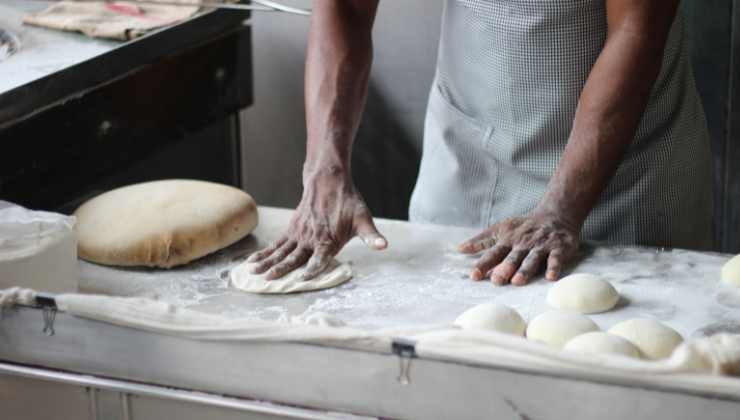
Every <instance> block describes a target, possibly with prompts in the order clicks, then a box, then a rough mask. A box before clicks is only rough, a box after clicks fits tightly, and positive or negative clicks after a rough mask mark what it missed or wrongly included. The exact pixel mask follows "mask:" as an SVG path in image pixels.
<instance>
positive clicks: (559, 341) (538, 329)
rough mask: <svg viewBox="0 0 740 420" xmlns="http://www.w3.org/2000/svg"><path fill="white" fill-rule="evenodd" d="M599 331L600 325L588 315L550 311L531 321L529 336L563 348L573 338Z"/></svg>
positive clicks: (528, 329)
mask: <svg viewBox="0 0 740 420" xmlns="http://www.w3.org/2000/svg"><path fill="white" fill-rule="evenodd" d="M592 331H599V326H598V325H596V323H595V322H593V321H591V319H590V318H589V317H587V316H586V315H582V314H579V313H577V312H571V311H549V312H545V313H543V314H539V315H537V316H536V317H535V318H534V319H533V320H531V321H529V325H528V326H527V338H528V339H529V340H533V341H539V342H542V343H545V344H547V345H549V346H552V347H555V348H557V349H562V348H563V346H565V343H567V342H568V341H569V340H570V339H571V338H573V337H576V336H579V335H581V334H585V333H587V332H592Z"/></svg>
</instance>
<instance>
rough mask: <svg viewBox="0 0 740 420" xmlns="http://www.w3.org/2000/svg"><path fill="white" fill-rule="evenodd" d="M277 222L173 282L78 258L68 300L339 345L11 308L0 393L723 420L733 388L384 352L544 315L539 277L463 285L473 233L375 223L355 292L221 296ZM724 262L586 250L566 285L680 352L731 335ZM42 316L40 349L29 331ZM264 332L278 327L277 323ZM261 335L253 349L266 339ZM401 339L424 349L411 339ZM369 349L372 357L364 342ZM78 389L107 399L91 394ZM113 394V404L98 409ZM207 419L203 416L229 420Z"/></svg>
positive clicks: (149, 406) (265, 217)
mask: <svg viewBox="0 0 740 420" xmlns="http://www.w3.org/2000/svg"><path fill="white" fill-rule="evenodd" d="M290 215H291V212H290V211H288V210H282V209H274V208H260V224H259V225H258V228H257V229H256V230H255V231H254V232H253V233H252V234H251V235H250V236H249V237H247V238H246V239H244V240H242V241H240V242H238V243H237V244H235V245H232V246H231V247H229V248H227V249H225V250H223V251H221V252H219V253H217V254H215V255H212V256H209V257H206V258H204V259H202V260H200V261H197V262H195V263H193V264H190V265H186V266H183V267H181V268H174V269H171V270H166V271H165V270H151V269H115V268H110V267H103V266H99V265H94V264H89V263H84V262H83V263H81V279H80V289H81V290H82V291H84V292H91V293H98V294H103V295H114V296H131V297H146V298H155V299H157V300H159V301H160V302H166V303H171V304H175V305H177V306H178V307H186V308H188V309H190V310H192V311H193V312H189V313H190V314H191V315H192V314H199V313H200V314H203V317H206V318H207V317H212V316H214V315H219V316H223V317H225V318H228V320H234V321H236V320H242V321H246V322H249V321H253V322H258V321H260V320H262V321H276V320H283V321H281V322H283V323H284V322H285V321H284V320H285V319H290V318H291V317H292V316H302V317H303V318H305V317H307V316H310V315H311V314H316V313H319V312H323V313H326V314H329V315H332V316H333V317H336V318H339V319H341V320H343V321H344V322H346V323H347V324H348V325H349V327H351V328H349V329H344V328H342V329H339V330H338V331H342V334H346V335H345V337H352V338H353V340H342V339H339V337H338V336H337V337H335V339H334V340H314V339H306V337H320V336H322V333H319V332H317V331H321V330H320V329H319V330H316V329H309V330H308V331H304V330H303V329H301V330H300V331H299V332H300V334H302V335H301V338H299V339H292V340H291V339H290V336H289V335H288V336H284V339H280V337H282V336H280V337H278V338H277V339H275V338H273V339H270V340H265V339H264V338H263V339H261V340H251V339H249V337H247V339H244V340H241V341H240V340H230V339H223V338H215V339H213V338H211V339H207V340H199V339H193V338H192V337H183V336H178V335H176V334H161V333H158V332H157V331H156V329H149V330H145V329H137V328H130V327H127V326H126V325H122V324H121V323H115V322H114V323H110V322H101V321H96V320H91V319H88V318H85V317H80V316H73V315H71V314H70V313H66V312H65V310H64V307H63V306H62V307H60V311H59V312H58V313H56V317H55V318H53V319H50V318H52V317H51V314H52V313H53V312H51V311H49V310H48V309H46V310H43V309H40V308H33V307H24V306H19V307H18V308H16V309H13V310H9V311H4V313H3V314H4V316H3V318H2V319H1V320H0V360H2V361H4V362H2V363H0V373H4V374H5V375H2V374H0V387H2V386H3V385H4V384H9V383H10V382H9V381H10V380H9V379H8V378H14V377H22V378H24V379H23V381H27V386H28V389H29V390H34V389H36V390H38V386H39V385H38V383H37V382H39V381H40V382H44V381H46V382H54V383H63V384H65V385H67V386H68V387H69V389H66V390H65V391H59V392H60V393H61V394H57V395H61V396H59V397H58V398H60V399H65V400H66V401H67V403H68V404H67V406H69V407H71V406H72V405H73V402H74V401H76V400H75V399H77V400H79V401H83V402H85V403H88V402H89V401H92V403H90V404H93V405H92V406H91V405H87V406H85V410H87V411H84V410H83V409H80V410H82V411H84V412H85V413H90V412H92V413H93V414H95V413H100V412H101V410H103V408H101V407H110V406H111V404H112V405H113V406H115V407H116V408H119V409H120V407H121V404H123V406H124V407H125V411H126V413H128V414H127V415H131V413H134V414H133V415H131V418H156V417H153V416H154V414H153V413H156V412H157V411H156V410H161V409H162V408H161V407H162V405H163V404H165V405H166V404H173V405H176V404H175V403H178V404H181V405H182V404H185V405H188V404H189V407H190V406H193V405H197V404H198V403H201V404H210V405H208V406H209V407H211V408H213V407H217V408H219V409H222V410H227V409H233V410H241V411H243V412H250V413H259V415H261V416H262V417H257V418H331V416H332V414H327V412H328V411H339V412H343V413H353V414H360V415H368V416H380V417H393V418H425V419H427V418H533V419H534V418H564V419H565V418H567V419H573V418H584V419H585V418H604V419H611V418H613V419H621V418H650V419H656V418H671V419H675V418H686V419H689V418H699V417H710V418H728V419H730V418H733V419H734V418H737V412H738V410H740V379H737V378H730V377H708V375H703V376H701V377H699V376H695V375H694V376H692V375H691V374H681V373H679V374H676V375H659V374H658V375H656V374H653V373H651V372H652V371H651V372H648V370H649V369H647V370H646V371H645V372H644V374H642V375H641V374H640V372H639V369H638V368H639V367H640V366H639V365H636V367H633V368H631V372H629V374H627V373H621V372H619V371H618V370H614V369H606V368H602V367H599V366H598V365H584V366H571V367H570V368H568V369H561V368H559V367H556V366H554V365H552V364H550V363H549V362H548V361H547V360H542V358H538V357H535V356H534V355H532V357H529V355H523V356H522V358H521V360H519V362H517V363H514V362H510V361H511V360H514V359H516V358H512V357H510V356H511V355H506V354H504V353H501V355H502V357H501V359H500V360H498V361H497V360H496V358H495V357H493V358H492V357H490V354H484V353H485V351H483V350H481V351H479V352H478V353H476V352H473V353H469V355H470V356H471V357H469V358H460V357H455V354H456V353H455V351H454V349H453V348H452V347H454V346H450V348H447V347H444V346H442V347H439V346H435V344H439V343H435V342H434V340H427V341H426V345H425V346H423V347H419V346H418V345H417V346H416V348H414V342H413V341H405V340H395V339H393V334H390V333H388V332H387V331H390V329H392V328H397V331H398V332H397V333H396V334H395V335H396V336H398V337H406V336H407V334H405V333H404V332H403V331H404V328H405V329H407V330H413V329H416V330H417V331H419V330H422V329H423V328H425V326H430V325H449V324H451V323H452V321H453V320H454V319H455V318H456V317H457V316H458V315H459V314H460V313H462V312H463V311H465V310H466V309H468V308H470V307H471V306H473V305H475V304H478V303H482V302H497V303H503V304H506V305H509V306H511V307H513V308H515V309H517V310H518V311H519V313H520V314H521V315H522V316H523V317H524V318H525V320H527V321H529V320H531V319H532V318H533V317H535V316H536V315H538V314H540V313H542V312H544V311H546V310H547V309H548V307H547V305H546V302H545V295H546V292H547V290H548V288H549V287H551V285H552V284H551V283H548V282H546V281H544V280H542V279H539V278H538V279H536V280H535V281H534V282H533V283H532V284H531V285H529V286H526V287H512V286H503V287H495V286H493V285H492V284H491V283H489V282H473V281H471V280H470V279H469V278H468V277H467V274H468V272H469V271H470V268H471V267H472V265H473V263H474V261H475V259H474V258H473V257H467V256H462V255H460V254H458V253H457V252H456V251H455V247H456V245H457V244H458V243H459V242H461V241H462V240H464V239H467V238H468V237H469V236H470V235H471V234H474V233H475V231H474V230H470V229H460V228H451V227H442V226H432V225H415V224H410V223H406V222H397V221H388V220H379V221H378V227H379V229H380V230H381V232H383V233H384V234H385V235H386V237H387V238H388V240H389V243H390V247H389V249H387V250H385V251H381V252H377V251H371V250H368V249H366V247H365V246H364V245H363V244H361V243H360V242H359V241H356V240H355V241H353V242H351V243H350V244H349V245H348V246H347V247H346V248H345V249H344V250H343V251H342V253H341V254H340V255H339V256H338V259H339V260H340V261H343V262H350V263H351V265H352V267H353V271H354V273H355V274H354V278H353V279H352V280H350V281H349V282H348V283H345V284H343V285H341V286H338V287H336V288H333V289H328V290H323V291H318V292H311V293H304V294H290V295H270V296H263V295H253V294H247V293H245V292H241V291H239V290H235V289H233V288H231V287H230V285H229V270H230V268H232V267H234V266H235V265H237V264H239V263H240V262H241V261H243V260H244V259H245V258H246V256H247V255H249V254H250V253H252V252H253V251H254V250H256V249H258V248H260V247H262V246H264V245H266V244H267V243H269V242H270V241H271V240H273V239H275V238H276V237H277V236H278V235H280V234H281V233H282V231H283V230H284V229H285V227H286V226H287V224H288V221H289V219H290ZM728 258H729V256H726V255H720V254H708V253H698V252H689V251H682V250H657V249H649V248H635V247H625V248H623V247H598V246H588V247H586V249H585V250H584V255H583V257H582V259H581V260H580V261H579V262H578V263H577V264H575V265H574V266H573V267H571V271H572V272H588V273H592V274H596V275H599V276H601V277H602V278H604V279H606V280H608V281H609V282H611V284H613V285H614V287H615V288H616V289H617V290H618V291H619V293H620V294H621V296H622V298H621V301H620V302H619V303H618V304H617V307H616V309H614V310H612V311H610V312H606V313H602V314H593V315H590V317H591V318H592V319H593V320H594V321H595V322H596V323H598V324H599V326H600V327H601V328H602V329H607V328H609V327H611V326H612V325H614V324H616V323H617V322H618V321H620V320H624V319H629V318H636V317H647V318H655V319H658V320H660V321H662V322H663V323H665V324H667V325H670V326H671V327H673V328H674V329H676V330H677V331H679V332H680V333H681V334H683V335H684V336H685V337H686V338H692V337H702V336H705V335H710V334H713V333H716V332H735V333H737V332H739V328H740V327H739V326H740V290H738V289H733V288H732V287H730V286H726V285H722V284H721V283H720V282H719V278H720V270H721V267H722V264H723V263H724V262H725V261H727V260H728ZM61 301H62V299H60V302H61ZM44 319H45V320H46V326H47V327H49V324H52V326H53V329H54V335H51V336H49V335H45V334H44V333H43V332H42V328H43V326H44V323H43V322H42V321H43V320H44ZM228 320H224V322H225V323H226V322H229V321H228ZM52 321H53V322H52ZM274 324H275V325H276V330H277V329H278V327H277V326H279V325H281V323H280V322H278V323H274ZM264 325H268V326H269V325H270V324H264ZM264 325H263V326H264ZM265 328H267V327H265ZM316 328H319V327H316ZM268 329H269V328H268ZM240 331H241V333H242V334H244V331H243V330H240ZM249 331H250V332H254V329H252V330H249ZM291 331H292V330H291ZM346 331H352V332H346ZM379 331H383V332H385V333H384V335H383V336H382V337H383V338H388V337H390V338H389V339H388V340H387V341H384V340H383V339H376V338H377V337H376V336H374V335H373V334H374V333H375V332H379ZM47 332H48V328H47ZM363 332H365V333H366V334H367V336H365V335H363V334H364V333H363ZM259 334H261V336H262V337H264V336H265V334H266V332H265V330H260V332H259ZM296 334H297V333H296ZM378 335H379V336H380V333H378ZM454 337H456V338H460V339H464V338H465V336H464V335H456V336H454ZM412 338H418V343H425V339H424V335H423V334H421V335H416V336H413V337H412ZM371 339H372V340H371ZM491 339H492V340H494V341H496V340H499V338H495V337H493V338H491ZM512 339H513V338H512ZM362 340H365V341H362ZM502 340H503V341H501V343H503V344H505V345H508V344H512V345H513V347H510V348H509V350H511V349H512V348H514V347H516V345H515V343H514V342H513V341H511V340H509V339H502ZM514 340H517V339H514ZM370 341H372V345H365V344H366V342H370ZM483 341H485V340H483ZM481 342H482V341H481ZM545 353H546V352H545ZM31 366H34V367H31ZM86 375H95V376H92V377H91V376H86ZM44 383H45V382H44ZM90 387H93V388H95V389H102V390H104V391H101V392H100V394H99V395H97V396H90V395H88V394H89V392H88V391H86V389H88V388H90ZM173 387H174V388H177V389H173ZM75 390H77V391H75ZM63 392H67V394H64V393H63ZM106 393H107V394H106ZM116 393H117V394H119V396H120V399H114V400H113V401H114V402H113V403H111V395H116ZM64 395H66V397H64ZM130 395H135V396H137V397H136V398H129V396H130ZM225 396H226V397H225ZM104 397H106V398H107V399H106V398H104ZM31 398H32V396H29V397H27V400H26V401H32V399H31ZM21 400H22V398H21ZM254 400H267V401H271V402H276V403H282V404H285V405H290V406H293V407H286V406H274V405H269V404H264V403H259V402H256V401H254ZM162 401H165V403H163V402H162ZM295 406H300V407H308V408H300V409H298V408H295ZM19 407H20V406H19ZM69 407H67V408H68V409H69V410H73V408H69ZM90 407H92V408H90ZM309 408H310V409H309ZM12 410H13V407H11V413H13V411H12ZM38 410H42V408H41V407H40V408H38ZM192 410H195V409H194V408H193V409H192ZM214 410H215V408H214ZM291 410H292V411H291ZM183 411H187V410H185V409H183ZM194 412H196V411H192V412H191V414H192V413H194ZM160 413H161V411H160ZM222 414H223V416H218V414H214V416H213V417H211V418H233V417H228V416H227V414H226V413H225V412H224V413H222ZM86 415H87V414H86ZM255 415H257V414H255ZM270 416H273V417H270ZM280 416H282V417H280ZM80 418H95V417H91V416H89V415H88V417H80ZM98 418H104V417H98ZM180 418H191V417H180ZM192 418H196V417H192Z"/></svg>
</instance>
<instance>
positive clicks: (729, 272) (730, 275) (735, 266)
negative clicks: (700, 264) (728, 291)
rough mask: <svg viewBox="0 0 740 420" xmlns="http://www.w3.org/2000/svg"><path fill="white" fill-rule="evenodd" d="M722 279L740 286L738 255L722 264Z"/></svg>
mask: <svg viewBox="0 0 740 420" xmlns="http://www.w3.org/2000/svg"><path fill="white" fill-rule="evenodd" d="M722 281H723V282H724V283H726V284H729V285H731V286H737V287H740V255H736V256H735V257H733V258H731V259H730V261H727V262H726V263H725V265H723V266H722Z"/></svg>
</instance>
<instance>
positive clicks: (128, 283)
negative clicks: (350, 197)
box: [80, 207, 740, 337]
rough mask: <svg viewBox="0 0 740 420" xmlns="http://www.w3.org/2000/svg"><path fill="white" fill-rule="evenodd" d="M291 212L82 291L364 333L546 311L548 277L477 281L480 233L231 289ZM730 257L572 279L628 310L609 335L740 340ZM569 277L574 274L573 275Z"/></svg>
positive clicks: (100, 270)
mask: <svg viewBox="0 0 740 420" xmlns="http://www.w3.org/2000/svg"><path fill="white" fill-rule="evenodd" d="M291 214H292V213H291V211H289V210H284V209H276V208H264V207H263V208H260V222H259V225H258V226H257V229H256V230H255V231H254V232H253V233H252V234H251V235H250V236H248V237H247V238H245V239H244V240H242V241H241V242H239V243H237V244H235V245H234V246H232V247H230V248H228V249H226V250H224V251H222V252H220V253H218V254H216V255H212V256H210V257H206V258H204V259H202V260H200V261H196V262H194V263H192V264H190V265H186V266H183V267H180V268H174V269H172V270H168V271H163V270H150V269H120V268H111V267H105V266H101V265H95V264H89V263H85V262H82V263H81V264H82V265H81V268H80V269H81V280H80V288H81V290H82V291H85V292H92V293H101V294H112V295H118V296H142V297H156V298H158V299H161V300H164V301H167V302H170V303H173V304H177V305H180V306H187V307H191V308H193V309H197V310H201V311H204V312H211V313H219V314H222V315H225V316H228V317H230V318H245V317H246V318H255V319H263V320H277V319H279V318H280V317H286V316H295V315H307V314H310V313H312V312H324V313H328V314H330V315H333V316H335V317H338V318H340V319H341V320H343V321H344V322H346V323H347V324H349V325H351V326H354V327H360V328H382V327H394V326H401V325H429V324H444V323H451V322H452V321H453V320H454V319H455V317H457V316H458V315H460V314H461V313H462V312H463V311H465V310H466V309H468V308H470V307H471V306H473V305H476V304H478V303H483V302H490V301H495V302H498V303H505V304H506V305H509V306H511V307H513V308H514V309H516V310H517V311H518V312H519V313H520V314H521V315H522V316H523V317H524V318H525V319H526V320H531V319H532V318H533V317H535V316H537V315H538V314H540V313H542V312H544V311H546V310H548V306H547V303H546V302H545V295H546V294H547V290H548V288H549V287H550V286H552V283H550V282H548V281H545V280H544V279H542V278H541V277H539V278H537V279H536V280H535V281H534V282H532V284H530V285H528V286H526V287H514V286H502V287H496V286H494V285H492V284H491V283H490V282H487V281H481V282H474V281H472V280H471V279H470V278H469V277H468V274H469V273H470V271H471V269H472V267H473V265H474V263H475V261H476V257H475V256H468V255H463V254H460V253H458V252H457V251H456V247H457V245H458V244H460V243H461V242H463V241H464V240H466V239H468V238H470V237H471V236H473V235H474V234H475V233H477V232H476V231H475V230H474V229H463V228H454V227H449V226H437V225H419V224H412V223H407V222H399V221H391V220H379V221H378V227H379V229H380V231H381V232H382V233H383V234H384V235H385V236H386V237H387V238H388V242H389V244H390V246H389V248H388V249H386V250H384V251H372V250H369V249H368V248H367V247H366V246H365V245H364V244H363V243H361V242H360V241H359V240H358V239H354V240H353V241H351V242H350V243H349V244H348V245H347V246H346V247H345V248H344V250H342V252H341V253H340V254H339V256H338V259H339V260H340V261H343V262H349V263H351V265H352V268H353V271H354V278H353V279H352V280H351V281H350V282H348V283H347V284H345V285H342V286H339V287H336V288H333V289H328V290H324V291H318V292H312V293H302V294H290V295H281V296H264V295H255V294H249V293H244V292H242V291H239V290H236V289H234V288H231V287H230V285H229V276H228V273H229V270H230V269H231V268H232V267H234V266H236V265H238V264H239V263H240V262H242V261H243V260H244V259H245V258H246V256H248V255H249V254H251V253H252V252H254V251H255V250H257V249H260V248H262V247H265V246H267V245H268V244H269V243H270V242H272V241H273V240H275V239H277V238H278V237H279V236H280V235H281V234H282V233H283V231H284V230H285V228H286V226H287V225H288V222H289V221H290V216H291ZM728 259H729V256H727V255H722V254H711V253H702V252H691V251H685V250H668V249H655V248H639V247H594V246H588V247H586V249H585V250H584V253H583V257H582V260H581V261H580V262H579V263H577V264H575V265H574V266H572V267H571V270H570V271H572V272H585V273H592V274H596V275H599V276H600V277H602V278H603V279H605V280H608V281H609V282H611V283H612V284H613V285H614V286H615V287H616V288H617V289H618V291H619V293H620V294H621V296H622V300H621V301H620V302H619V303H618V304H617V309H615V310H613V311H609V312H605V313H602V314H592V315H590V316H591V317H592V319H593V320H594V321H596V323H597V324H599V326H600V327H601V328H602V329H606V328H608V327H610V326H611V325H613V324H615V323H616V322H617V321H619V320H623V319H628V318H636V317H649V318H655V319H658V320H660V321H663V322H665V323H667V324H668V325H670V326H672V327H673V328H675V329H676V330H678V331H679V332H680V333H681V334H682V335H684V336H685V337H689V336H692V335H696V334H706V333H712V332H716V331H725V332H736V333H740V291H739V290H736V289H733V288H732V287H729V286H725V285H723V284H721V283H720V281H719V279H720V271H721V268H722V265H723V264H724V263H725V262H726V261H727V260H728ZM565 274H567V272H566V273H565Z"/></svg>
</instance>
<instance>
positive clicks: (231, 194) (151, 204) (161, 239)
mask: <svg viewBox="0 0 740 420" xmlns="http://www.w3.org/2000/svg"><path fill="white" fill-rule="evenodd" d="M75 216H76V217H77V225H76V232H77V242H78V253H79V255H80V257H81V258H83V259H85V260H88V261H92V262H95V263H99V264H107V265H117V266H149V267H163V268H170V267H174V266H176V265H180V264H185V263H188V262H190V261H193V260H195V259H197V258H200V257H203V256H205V255H208V254H210V253H212V252H215V251H218V250H219V249H221V248H225V247H227V246H229V245H231V244H233V243H234V242H236V241H238V240H239V239H241V238H243V237H245V236H246V235H248V234H249V233H250V232H251V231H252V230H253V229H254V228H255V226H257V205H256V204H255V202H254V200H253V199H252V197H250V196H249V194H247V193H245V192H244V191H242V190H239V189H237V188H234V187H230V186H227V185H221V184H214V183H211V182H204V181H192V180H166V181H154V182H146V183H142V184H135V185H131V186H128V187H123V188H118V189H115V190H112V191H109V192H106V193H104V194H101V195H99V196H97V197H95V198H93V199H91V200H89V201H88V202H86V203H85V204H83V205H82V206H80V208H78V209H77V211H76V212H75Z"/></svg>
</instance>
